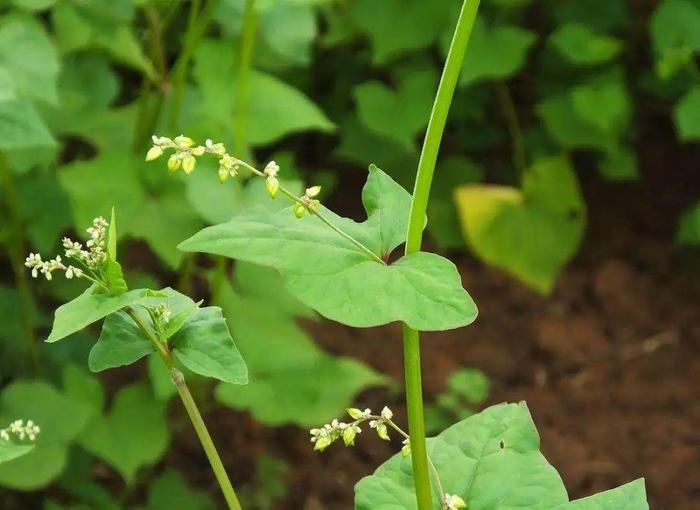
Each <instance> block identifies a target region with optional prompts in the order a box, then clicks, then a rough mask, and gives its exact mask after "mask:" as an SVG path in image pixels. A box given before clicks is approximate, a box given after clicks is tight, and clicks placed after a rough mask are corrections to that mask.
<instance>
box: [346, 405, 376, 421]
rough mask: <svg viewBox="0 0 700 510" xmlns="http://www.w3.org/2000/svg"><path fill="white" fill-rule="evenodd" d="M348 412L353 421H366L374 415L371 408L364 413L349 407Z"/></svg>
mask: <svg viewBox="0 0 700 510" xmlns="http://www.w3.org/2000/svg"><path fill="white" fill-rule="evenodd" d="M347 412H348V414H349V415H350V417H351V418H352V419H353V420H366V419H367V418H369V417H370V415H371V414H372V410H371V409H370V408H369V407H368V408H367V409H365V410H364V411H360V410H359V409H356V408H354V407H349V408H348V409H347Z"/></svg>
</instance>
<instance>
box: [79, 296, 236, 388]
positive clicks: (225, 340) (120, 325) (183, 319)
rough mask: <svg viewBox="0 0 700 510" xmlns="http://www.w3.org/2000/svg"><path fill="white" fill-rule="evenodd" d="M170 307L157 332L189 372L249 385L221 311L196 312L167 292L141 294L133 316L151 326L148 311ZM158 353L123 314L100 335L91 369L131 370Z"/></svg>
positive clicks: (187, 300) (115, 316)
mask: <svg viewBox="0 0 700 510" xmlns="http://www.w3.org/2000/svg"><path fill="white" fill-rule="evenodd" d="M159 303H164V304H167V306H168V308H169V309H170V312H171V314H172V315H171V318H170V320H169V321H168V323H167V324H166V325H165V326H164V328H163V330H162V331H160V332H158V336H159V338H160V340H168V343H169V345H170V346H171V349H172V352H173V353H174V354H175V357H176V358H177V359H178V360H179V361H180V362H182V364H183V365H184V366H185V367H187V368H188V369H190V370H191V371H193V372H195V373H197V374H200V375H203V376H206V377H213V378H216V379H219V380H221V381H226V382H231V383H235V384H246V383H247V381H248V379H247V377H248V373H247V369H246V366H245V362H244V361H243V359H242V358H241V355H240V353H239V352H238V349H237V348H236V344H235V343H234V342H233V339H232V338H231V335H230V334H229V331H228V327H227V326H226V321H225V320H224V319H223V317H222V315H221V309H220V308H217V307H207V308H203V309H199V308H198V304H197V303H194V301H192V300H191V299H190V298H188V297H187V296H185V295H183V294H180V293H179V292H177V291H175V290H173V289H170V288H166V289H163V290H162V291H158V292H157V293H156V292H148V293H147V294H142V295H141V298H140V299H139V300H138V301H136V302H135V303H134V304H133V306H134V309H135V310H134V313H136V314H138V315H139V316H140V317H141V320H142V321H143V322H145V323H146V324H150V323H151V319H150V317H149V316H148V314H147V312H146V310H145V309H144V308H143V307H144V306H150V305H155V304H159ZM153 352H155V346H154V345H153V343H152V341H151V340H150V339H149V338H147V337H146V336H145V335H144V333H143V332H142V331H141V329H140V328H139V327H138V325H137V324H136V323H135V322H134V320H133V319H132V318H131V317H130V316H129V315H127V314H126V313H124V312H116V313H113V314H111V315H110V316H109V317H107V319H106V320H105V322H104V326H103V327H102V334H101V335H100V338H99V340H98V341H97V343H96V344H95V346H94V347H93V348H92V351H90V357H89V366H90V370H92V371H94V372H99V371H102V370H106V369H108V368H115V367H119V366H123V365H130V364H132V363H134V362H136V361H138V360H139V359H141V358H143V357H144V356H148V355H149V354H151V353H153Z"/></svg>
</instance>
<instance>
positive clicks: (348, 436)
mask: <svg viewBox="0 0 700 510" xmlns="http://www.w3.org/2000/svg"><path fill="white" fill-rule="evenodd" d="M356 435H357V432H356V431H355V427H354V426H353V425H350V426H349V427H347V428H346V429H344V430H343V442H344V443H345V446H354V445H355V436H356Z"/></svg>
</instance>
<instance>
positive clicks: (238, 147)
mask: <svg viewBox="0 0 700 510" xmlns="http://www.w3.org/2000/svg"><path fill="white" fill-rule="evenodd" d="M257 25H258V16H257V14H256V10H255V0H246V3H245V10H244V12H243V32H242V34H241V46H240V51H239V54H238V77H237V78H238V79H237V85H236V103H235V104H236V111H235V117H234V132H233V150H234V153H235V154H240V155H241V157H243V156H244V154H245V151H246V150H247V149H248V147H247V145H248V144H247V140H246V134H247V129H248V126H247V124H248V93H249V89H250V74H251V69H252V61H253V47H254V45H255V34H256V31H257Z"/></svg>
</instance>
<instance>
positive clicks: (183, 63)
mask: <svg viewBox="0 0 700 510" xmlns="http://www.w3.org/2000/svg"><path fill="white" fill-rule="evenodd" d="M215 3H216V2H215V1H214V0H212V1H210V2H209V3H208V4H207V5H205V6H204V8H203V9H202V0H192V2H191V3H190V10H189V13H188V15H187V28H186V29H185V36H184V41H183V46H182V51H181V52H180V56H179V57H178V59H177V61H176V62H175V65H174V66H173V78H172V101H171V107H170V118H169V120H168V124H169V125H170V127H171V128H174V127H176V126H177V125H178V123H179V122H180V112H181V110H182V100H183V97H184V91H185V82H186V78H187V67H188V65H189V63H190V60H191V59H192V54H193V53H194V49H195V47H196V46H197V43H198V42H199V39H200V38H201V37H202V34H203V33H204V28H205V27H206V26H207V24H208V22H209V17H210V16H211V12H212V10H213V8H214V5H215Z"/></svg>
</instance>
